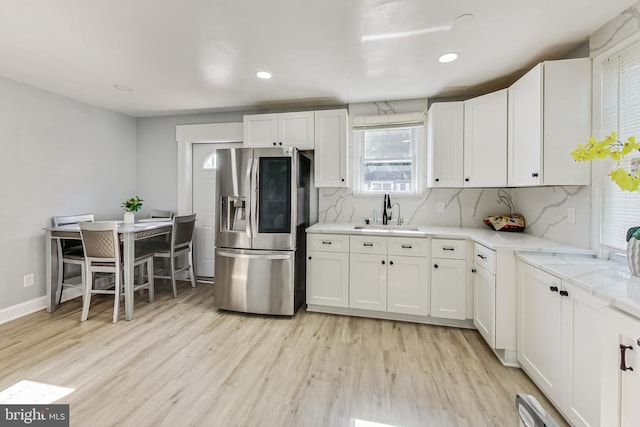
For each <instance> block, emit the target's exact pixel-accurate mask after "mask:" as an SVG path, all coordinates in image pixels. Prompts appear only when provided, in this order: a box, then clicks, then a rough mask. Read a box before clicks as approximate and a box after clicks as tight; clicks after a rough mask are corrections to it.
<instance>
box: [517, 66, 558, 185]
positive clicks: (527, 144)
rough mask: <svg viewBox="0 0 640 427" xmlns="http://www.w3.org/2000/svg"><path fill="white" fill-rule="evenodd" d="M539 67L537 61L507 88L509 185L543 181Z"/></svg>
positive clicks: (537, 183) (540, 72)
mask: <svg viewBox="0 0 640 427" xmlns="http://www.w3.org/2000/svg"><path fill="white" fill-rule="evenodd" d="M542 67H543V64H538V65H537V66H536V67H534V68H533V69H532V70H531V71H529V72H528V73H527V74H525V75H524V76H523V77H522V78H520V80H518V81H517V82H515V83H514V84H513V85H512V86H511V87H510V88H509V115H508V116H509V127H508V129H509V137H508V141H509V144H508V149H507V153H508V168H507V169H508V177H507V183H508V185H509V186H526V185H540V184H541V183H542V70H543V68H542ZM558 154H560V153H558ZM563 154H564V153H563Z"/></svg>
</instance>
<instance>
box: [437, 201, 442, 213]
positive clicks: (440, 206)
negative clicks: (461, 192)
mask: <svg viewBox="0 0 640 427" xmlns="http://www.w3.org/2000/svg"><path fill="white" fill-rule="evenodd" d="M436 213H439V214H443V213H444V202H438V203H436Z"/></svg>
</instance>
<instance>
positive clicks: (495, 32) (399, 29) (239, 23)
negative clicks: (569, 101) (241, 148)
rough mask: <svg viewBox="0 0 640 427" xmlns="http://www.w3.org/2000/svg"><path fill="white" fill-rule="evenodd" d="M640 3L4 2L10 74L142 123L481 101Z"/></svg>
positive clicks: (1, 33)
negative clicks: (298, 107) (296, 108)
mask: <svg viewBox="0 0 640 427" xmlns="http://www.w3.org/2000/svg"><path fill="white" fill-rule="evenodd" d="M636 1H637V0H606V1H604V0H562V1H558V0H480V1H478V0H451V1H443V0H322V1H311V0H269V1H266V0H182V1H175V0H127V1H98V0H51V1H42V0H0V8H1V10H2V13H0V58H1V60H0V76H4V77H7V78H10V79H13V80H18V81H21V82H25V83H27V84H30V85H33V86H36V87H39V88H42V89H45V90H48V91H51V92H55V93H58V94H62V95H65V96H68V97H71V98H74V99H77V100H80V101H84V102H88V103H90V104H95V105H99V106H102V107H106V108H109V109H112V110H115V111H119V112H122V113H125V114H128V115H131V116H136V117H143V116H154V115H164V114H175V113H187V112H204V111H217V110H234V109H242V108H247V107H249V108H253V107H261V106H263V107H268V106H270V105H278V104H280V105H282V104H284V103H286V102H289V103H298V104H303V103H308V104H309V105H322V104H334V105H335V104H346V103H353V102H361V101H382V100H395V99H410V98H423V97H445V96H459V95H475V94H478V93H480V92H481V91H483V90H485V91H486V89H489V90H494V89H497V88H498V87H496V86H500V85H501V84H502V85H504V84H508V83H509V82H510V81H513V79H514V78H515V76H518V75H520V74H522V72H523V71H524V70H525V69H527V68H529V67H531V66H532V65H533V64H535V63H536V62H538V61H540V60H544V59H553V58H559V57H562V56H564V55H566V54H567V53H568V52H569V51H571V50H573V49H574V48H575V47H576V46H578V45H580V44H581V43H583V42H584V41H585V40H587V38H588V36H589V35H590V34H591V33H593V32H594V31H595V30H597V29H598V28H599V27H600V26H602V25H603V24H605V23H606V22H608V21H609V20H611V19H612V18H614V17H615V16H616V15H618V14H619V13H620V12H622V11H623V10H624V9H625V8H627V7H629V6H631V5H633V4H634V3H635V2H636ZM462 15H467V16H462ZM469 15H471V16H469ZM461 16H462V17H461ZM458 17H461V18H459V19H456V18H458ZM448 51H455V52H457V53H459V54H460V57H459V59H458V60H457V61H455V62H453V63H449V64H441V63H439V62H438V57H439V56H440V55H441V54H442V53H445V52H448ZM260 70H266V71H269V72H271V73H272V74H273V78H271V79H270V80H260V79H258V78H256V72H257V71H260ZM505 82H506V83H505ZM114 86H116V87H119V88H120V89H116V88H115V87H114ZM122 89H125V90H122ZM126 89H131V90H130V91H127V90H126Z"/></svg>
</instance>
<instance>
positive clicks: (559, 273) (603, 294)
mask: <svg viewBox="0 0 640 427" xmlns="http://www.w3.org/2000/svg"><path fill="white" fill-rule="evenodd" d="M517 257H518V258H519V259H521V260H522V261H524V262H526V263H528V264H531V265H533V266H534V267H538V268H540V269H542V270H544V271H546V272H547V273H550V274H552V275H554V276H556V277H559V278H560V279H562V280H565V281H567V282H570V283H572V284H573V285H575V286H577V287H579V288H582V289H584V290H586V291H587V292H589V293H591V294H593V295H595V296H596V297H598V298H601V299H603V300H604V301H605V302H606V303H607V304H609V305H610V306H613V307H615V308H618V309H620V310H621V311H624V312H626V313H628V314H630V315H632V316H635V317H638V318H640V277H636V276H633V275H631V273H630V272H629V267H628V266H627V265H626V264H621V263H618V262H614V261H609V260H604V259H597V258H593V257H586V256H570V255H561V254H556V255H553V254H539V253H528V252H520V253H518V254H517Z"/></svg>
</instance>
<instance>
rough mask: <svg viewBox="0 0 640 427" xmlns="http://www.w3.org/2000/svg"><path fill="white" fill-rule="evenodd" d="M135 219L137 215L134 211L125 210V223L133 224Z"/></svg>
mask: <svg viewBox="0 0 640 427" xmlns="http://www.w3.org/2000/svg"><path fill="white" fill-rule="evenodd" d="M134 221H135V215H134V214H133V212H125V213H124V223H125V224H133V222H134Z"/></svg>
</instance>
